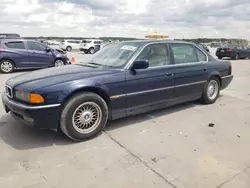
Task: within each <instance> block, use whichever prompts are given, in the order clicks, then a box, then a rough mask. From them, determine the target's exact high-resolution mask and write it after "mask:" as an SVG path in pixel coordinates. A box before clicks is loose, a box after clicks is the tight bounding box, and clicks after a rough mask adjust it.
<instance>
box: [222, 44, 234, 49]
mask: <svg viewBox="0 0 250 188" xmlns="http://www.w3.org/2000/svg"><path fill="white" fill-rule="evenodd" d="M222 48H236V45H234V44H224V45H223V46H222Z"/></svg>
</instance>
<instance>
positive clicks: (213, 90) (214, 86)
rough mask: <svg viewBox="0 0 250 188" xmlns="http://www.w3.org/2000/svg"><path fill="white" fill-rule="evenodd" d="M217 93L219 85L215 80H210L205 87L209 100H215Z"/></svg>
mask: <svg viewBox="0 0 250 188" xmlns="http://www.w3.org/2000/svg"><path fill="white" fill-rule="evenodd" d="M218 93H219V84H218V82H217V81H216V80H211V81H210V82H209V83H208V87H207V96H208V98H209V99H210V100H214V99H216V97H217V96H218Z"/></svg>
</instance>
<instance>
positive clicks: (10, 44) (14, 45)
mask: <svg viewBox="0 0 250 188" xmlns="http://www.w3.org/2000/svg"><path fill="white" fill-rule="evenodd" d="M5 46H7V47H8V48H14V49H25V46H24V43H23V42H22V41H15V42H6V43H5Z"/></svg>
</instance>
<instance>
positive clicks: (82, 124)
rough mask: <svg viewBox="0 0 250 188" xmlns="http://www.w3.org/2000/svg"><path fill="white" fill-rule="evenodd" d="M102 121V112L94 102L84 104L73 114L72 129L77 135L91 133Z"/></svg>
mask: <svg viewBox="0 0 250 188" xmlns="http://www.w3.org/2000/svg"><path fill="white" fill-rule="evenodd" d="M101 119H102V110H101V108H100V106H99V105H98V104H96V103H94V102H85V103H83V104H81V105H80V106H78V107H77V108H76V110H75V111H74V113H73V116H72V123H73V127H74V129H75V130H76V131H77V132H79V133H84V134H87V133H91V132H93V131H94V130H95V129H96V128H97V127H98V126H99V124H100V122H101Z"/></svg>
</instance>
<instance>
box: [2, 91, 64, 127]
mask: <svg viewBox="0 0 250 188" xmlns="http://www.w3.org/2000/svg"><path fill="white" fill-rule="evenodd" d="M2 103H3V107H4V109H5V111H6V113H8V112H10V113H11V115H12V116H13V117H14V118H15V119H16V120H17V121H19V122H20V123H22V124H25V125H28V126H32V127H36V128H38V129H50V130H55V131H57V129H58V123H59V116H60V104H53V105H41V106H31V105H25V104H22V103H19V102H16V101H14V100H12V99H10V98H9V97H8V96H7V95H6V93H3V94H2Z"/></svg>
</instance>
